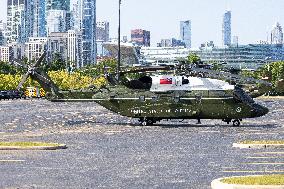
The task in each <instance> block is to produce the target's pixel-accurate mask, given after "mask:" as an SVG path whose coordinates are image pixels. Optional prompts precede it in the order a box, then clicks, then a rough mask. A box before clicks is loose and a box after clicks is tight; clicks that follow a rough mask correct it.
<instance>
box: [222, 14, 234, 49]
mask: <svg viewBox="0 0 284 189" xmlns="http://www.w3.org/2000/svg"><path fill="white" fill-rule="evenodd" d="M231 17H232V15H231V11H226V12H225V14H224V16H223V28H222V34H223V35H222V36H223V45H224V46H230V45H231V41H232V39H231V38H232V37H231V33H232V27H231V22H232V20H231Z"/></svg>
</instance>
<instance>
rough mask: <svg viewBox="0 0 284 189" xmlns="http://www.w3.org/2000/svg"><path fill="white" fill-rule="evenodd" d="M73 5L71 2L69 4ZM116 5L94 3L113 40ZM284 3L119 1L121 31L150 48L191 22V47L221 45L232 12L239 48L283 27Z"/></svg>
mask: <svg viewBox="0 0 284 189" xmlns="http://www.w3.org/2000/svg"><path fill="white" fill-rule="evenodd" d="M71 1H73V2H74V1H75V0H71ZM118 1H119V0H97V21H109V22H110V36H111V37H116V36H117V28H118ZM0 2H1V4H0V20H6V3H7V0H0ZM283 8H284V0H174V1H172V0H122V5H121V14H122V16H121V31H122V35H127V36H128V38H130V31H131V29H138V28H139V29H140V28H141V29H145V30H149V31H150V32H151V46H156V43H157V42H159V41H160V39H165V38H171V37H175V38H179V22H180V21H182V20H191V22H192V46H193V47H199V46H200V44H201V43H204V42H207V41H211V40H212V41H214V43H215V44H216V45H218V46H220V45H221V44H222V17H223V14H224V12H225V11H226V10H231V11H232V36H238V37H239V44H249V43H256V42H257V41H259V40H266V39H267V36H268V34H269V32H270V31H271V29H272V26H273V25H275V23H276V22H279V23H280V24H281V26H284V11H283Z"/></svg>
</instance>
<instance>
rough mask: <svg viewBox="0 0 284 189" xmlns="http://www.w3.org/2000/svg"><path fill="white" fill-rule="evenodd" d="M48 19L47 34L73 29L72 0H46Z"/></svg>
mask: <svg viewBox="0 0 284 189" xmlns="http://www.w3.org/2000/svg"><path fill="white" fill-rule="evenodd" d="M46 20H47V22H46V30H47V34H49V33H51V32H67V30H69V29H71V23H70V22H71V13H70V0H46Z"/></svg>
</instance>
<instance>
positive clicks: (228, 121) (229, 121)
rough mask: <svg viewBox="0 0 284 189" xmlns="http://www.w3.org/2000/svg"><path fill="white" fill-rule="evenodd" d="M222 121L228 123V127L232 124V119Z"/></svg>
mask: <svg viewBox="0 0 284 189" xmlns="http://www.w3.org/2000/svg"><path fill="white" fill-rule="evenodd" d="M222 121H224V122H226V123H227V124H228V125H229V124H230V123H231V121H232V120H231V119H223V120H222Z"/></svg>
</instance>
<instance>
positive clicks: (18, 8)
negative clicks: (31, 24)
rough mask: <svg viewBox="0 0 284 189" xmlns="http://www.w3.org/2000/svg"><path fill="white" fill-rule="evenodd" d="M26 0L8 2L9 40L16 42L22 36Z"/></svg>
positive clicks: (9, 0)
mask: <svg viewBox="0 0 284 189" xmlns="http://www.w3.org/2000/svg"><path fill="white" fill-rule="evenodd" d="M24 8H25V0H8V2H7V37H8V39H7V41H8V42H16V41H18V39H19V37H20V36H21V31H23V30H22V29H21V26H22V23H23V21H24Z"/></svg>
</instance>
